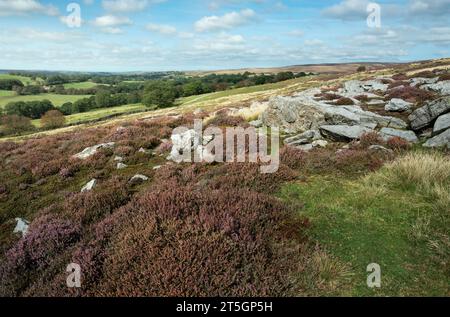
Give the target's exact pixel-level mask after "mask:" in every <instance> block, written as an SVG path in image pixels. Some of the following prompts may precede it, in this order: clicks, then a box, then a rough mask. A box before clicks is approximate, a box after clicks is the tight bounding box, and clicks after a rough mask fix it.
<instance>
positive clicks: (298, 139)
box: [284, 130, 322, 146]
mask: <svg viewBox="0 0 450 317" xmlns="http://www.w3.org/2000/svg"><path fill="white" fill-rule="evenodd" d="M321 139H322V135H321V134H320V131H319V130H308V131H305V132H303V133H300V134H298V135H294V136H292V137H289V138H286V139H285V140H284V144H286V145H291V146H296V145H301V144H307V143H311V142H313V141H316V140H321Z"/></svg>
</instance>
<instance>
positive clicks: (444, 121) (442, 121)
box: [433, 113, 450, 134]
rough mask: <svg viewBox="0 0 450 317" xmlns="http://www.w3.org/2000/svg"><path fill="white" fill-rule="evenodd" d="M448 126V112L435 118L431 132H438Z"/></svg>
mask: <svg viewBox="0 0 450 317" xmlns="http://www.w3.org/2000/svg"><path fill="white" fill-rule="evenodd" d="M449 128H450V113H447V114H444V115H442V116H440V117H439V118H437V120H436V123H435V124H434V128H433V133H434V134H438V133H441V132H442V131H445V130H447V129H449Z"/></svg>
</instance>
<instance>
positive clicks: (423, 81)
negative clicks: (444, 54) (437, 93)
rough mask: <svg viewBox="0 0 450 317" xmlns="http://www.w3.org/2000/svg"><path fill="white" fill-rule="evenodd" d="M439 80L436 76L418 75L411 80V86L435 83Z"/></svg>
mask: <svg viewBox="0 0 450 317" xmlns="http://www.w3.org/2000/svg"><path fill="white" fill-rule="evenodd" d="M438 80H439V77H434V78H422V77H416V78H412V79H411V80H410V81H409V82H410V86H413V87H414V86H420V85H425V84H428V85H430V84H435V83H436V82H437V81H438Z"/></svg>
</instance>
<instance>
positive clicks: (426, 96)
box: [385, 86, 436, 103]
mask: <svg viewBox="0 0 450 317" xmlns="http://www.w3.org/2000/svg"><path fill="white" fill-rule="evenodd" d="M435 96H436V94H435V93H433V92H431V91H427V90H423V89H420V88H417V87H411V86H406V87H401V88H397V89H392V90H390V91H389V94H388V95H387V96H386V98H385V99H386V100H391V99H393V98H400V99H403V100H406V101H410V102H418V103H423V102H425V101H427V100H431V99H433V98H434V97H435Z"/></svg>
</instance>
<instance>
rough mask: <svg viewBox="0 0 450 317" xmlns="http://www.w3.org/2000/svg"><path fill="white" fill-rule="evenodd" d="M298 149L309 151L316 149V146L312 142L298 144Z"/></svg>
mask: <svg viewBox="0 0 450 317" xmlns="http://www.w3.org/2000/svg"><path fill="white" fill-rule="evenodd" d="M295 148H296V149H299V150H302V151H305V152H308V151H311V150H312V149H314V146H313V145H312V144H302V145H297V146H295Z"/></svg>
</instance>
